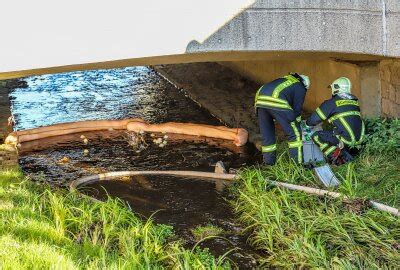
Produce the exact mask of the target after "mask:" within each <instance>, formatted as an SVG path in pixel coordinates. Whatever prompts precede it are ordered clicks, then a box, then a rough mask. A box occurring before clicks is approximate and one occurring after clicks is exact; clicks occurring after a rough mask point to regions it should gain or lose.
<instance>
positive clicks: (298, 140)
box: [289, 122, 303, 164]
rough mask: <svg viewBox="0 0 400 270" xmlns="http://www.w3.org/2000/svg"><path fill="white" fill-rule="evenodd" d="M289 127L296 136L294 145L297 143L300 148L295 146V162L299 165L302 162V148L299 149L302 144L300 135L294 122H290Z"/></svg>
mask: <svg viewBox="0 0 400 270" xmlns="http://www.w3.org/2000/svg"><path fill="white" fill-rule="evenodd" d="M290 125H291V126H292V129H293V131H294V134H295V135H296V141H295V142H296V143H297V142H300V143H301V145H300V146H297V162H298V163H299V164H300V163H302V162H303V151H302V147H301V146H302V145H303V144H302V140H301V135H300V132H299V129H298V128H297V126H296V123H295V122H291V123H290ZM289 148H292V147H290V143H289Z"/></svg>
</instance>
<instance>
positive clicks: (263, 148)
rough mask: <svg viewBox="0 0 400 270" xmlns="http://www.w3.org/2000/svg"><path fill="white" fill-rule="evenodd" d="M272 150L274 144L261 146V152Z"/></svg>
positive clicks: (274, 148) (274, 146)
mask: <svg viewBox="0 0 400 270" xmlns="http://www.w3.org/2000/svg"><path fill="white" fill-rule="evenodd" d="M273 151H276V144H271V145H265V146H262V147H261V152H263V153H268V152H273Z"/></svg>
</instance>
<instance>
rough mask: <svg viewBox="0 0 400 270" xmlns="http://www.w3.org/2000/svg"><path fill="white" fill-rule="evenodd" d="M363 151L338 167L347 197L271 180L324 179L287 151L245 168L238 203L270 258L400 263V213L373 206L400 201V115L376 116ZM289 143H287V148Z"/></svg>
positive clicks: (272, 261) (304, 263)
mask: <svg viewBox="0 0 400 270" xmlns="http://www.w3.org/2000/svg"><path fill="white" fill-rule="evenodd" d="M367 132H368V133H367V135H366V140H365V143H364V144H363V146H362V147H361V149H360V152H359V155H358V156H357V157H356V159H355V160H354V161H353V162H351V163H348V164H345V165H343V166H340V167H334V168H333V170H334V172H335V174H336V175H337V176H338V178H339V179H340V181H341V185H340V186H339V190H338V191H339V192H340V193H342V194H344V195H345V196H346V197H347V198H349V199H347V200H340V199H339V200H337V199H331V198H327V197H324V198H319V197H313V196H310V195H307V194H305V193H302V192H298V191H289V190H286V189H283V188H276V187H274V186H270V185H269V184H268V181H266V179H269V180H276V181H283V182H290V183H296V184H301V185H307V186H314V187H321V184H320V183H319V181H318V180H317V179H316V177H315V176H314V175H313V173H312V171H311V170H307V169H305V168H303V167H302V166H298V165H296V164H295V163H293V162H292V161H291V160H290V158H289V156H288V154H287V153H286V152H287V151H285V150H283V151H280V152H283V153H284V154H282V155H280V156H279V157H278V161H277V163H276V164H275V165H274V166H269V167H250V168H247V169H244V170H242V171H241V172H240V181H238V182H237V183H236V184H235V185H234V186H233V187H232V193H233V194H234V198H233V199H232V200H231V204H232V206H233V207H234V210H235V213H236V214H237V217H238V221H239V222H240V223H242V224H243V225H244V226H245V233H248V234H250V238H249V241H250V242H251V243H252V245H253V246H254V247H255V248H257V249H259V250H261V251H264V252H265V253H266V256H265V257H264V258H263V259H262V261H261V262H262V263H264V264H265V265H268V266H274V267H278V268H281V267H283V268H291V267H293V266H295V267H302V268H303V267H305V268H337V269H342V268H346V269H351V268H361V269H380V268H392V269H398V268H400V250H399V246H400V230H399V228H400V219H399V218H397V217H395V216H392V215H390V214H388V213H383V212H379V211H377V210H375V209H373V208H370V207H369V203H368V202H369V200H370V199H373V200H376V201H379V202H382V203H385V204H388V205H390V206H394V207H397V208H398V207H399V206H400V192H399V183H400V171H399V170H400V157H399V155H398V151H399V142H400V139H399V136H400V121H399V120H396V119H395V120H368V121H367ZM284 147H286V146H284V145H283V144H281V145H280V146H279V148H284Z"/></svg>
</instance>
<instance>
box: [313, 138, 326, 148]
mask: <svg viewBox="0 0 400 270" xmlns="http://www.w3.org/2000/svg"><path fill="white" fill-rule="evenodd" d="M313 139H314V141H315V142H316V143H317V144H318V146H319V149H321V151H324V149H325V148H326V147H327V146H328V144H327V143H323V142H321V141H320V140H319V137H318V136H314V137H313Z"/></svg>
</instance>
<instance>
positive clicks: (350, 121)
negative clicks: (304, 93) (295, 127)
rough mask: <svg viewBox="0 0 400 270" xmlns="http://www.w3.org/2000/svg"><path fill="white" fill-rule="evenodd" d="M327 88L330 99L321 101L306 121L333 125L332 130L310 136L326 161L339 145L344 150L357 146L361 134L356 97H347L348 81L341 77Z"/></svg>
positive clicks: (362, 134) (350, 95)
mask: <svg viewBox="0 0 400 270" xmlns="http://www.w3.org/2000/svg"><path fill="white" fill-rule="evenodd" d="M331 88H332V98H330V99H328V100H326V101H324V102H323V103H322V104H321V105H320V106H319V107H318V108H317V109H316V111H315V112H314V113H313V114H312V115H311V116H310V118H309V119H308V120H307V122H306V124H307V125H309V126H315V125H317V124H318V123H320V122H322V121H325V120H327V121H328V122H329V123H332V124H333V126H334V130H332V131H330V130H326V131H319V132H316V133H315V134H314V136H313V139H314V141H315V142H316V143H317V144H318V145H319V147H320V148H321V150H322V151H324V154H325V155H326V156H327V157H328V158H330V159H332V157H331V156H330V155H331V154H332V153H333V152H334V151H335V150H336V149H337V147H338V145H340V143H341V142H342V143H343V144H344V145H346V146H348V147H353V146H356V145H358V144H360V143H361V141H362V140H363V136H364V131H365V126H364V123H363V121H362V119H361V113H360V106H359V104H358V98H357V97H356V96H354V95H352V94H351V82H350V80H349V79H347V78H345V77H341V78H339V79H337V80H335V81H334V82H333V83H332V85H331Z"/></svg>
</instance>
